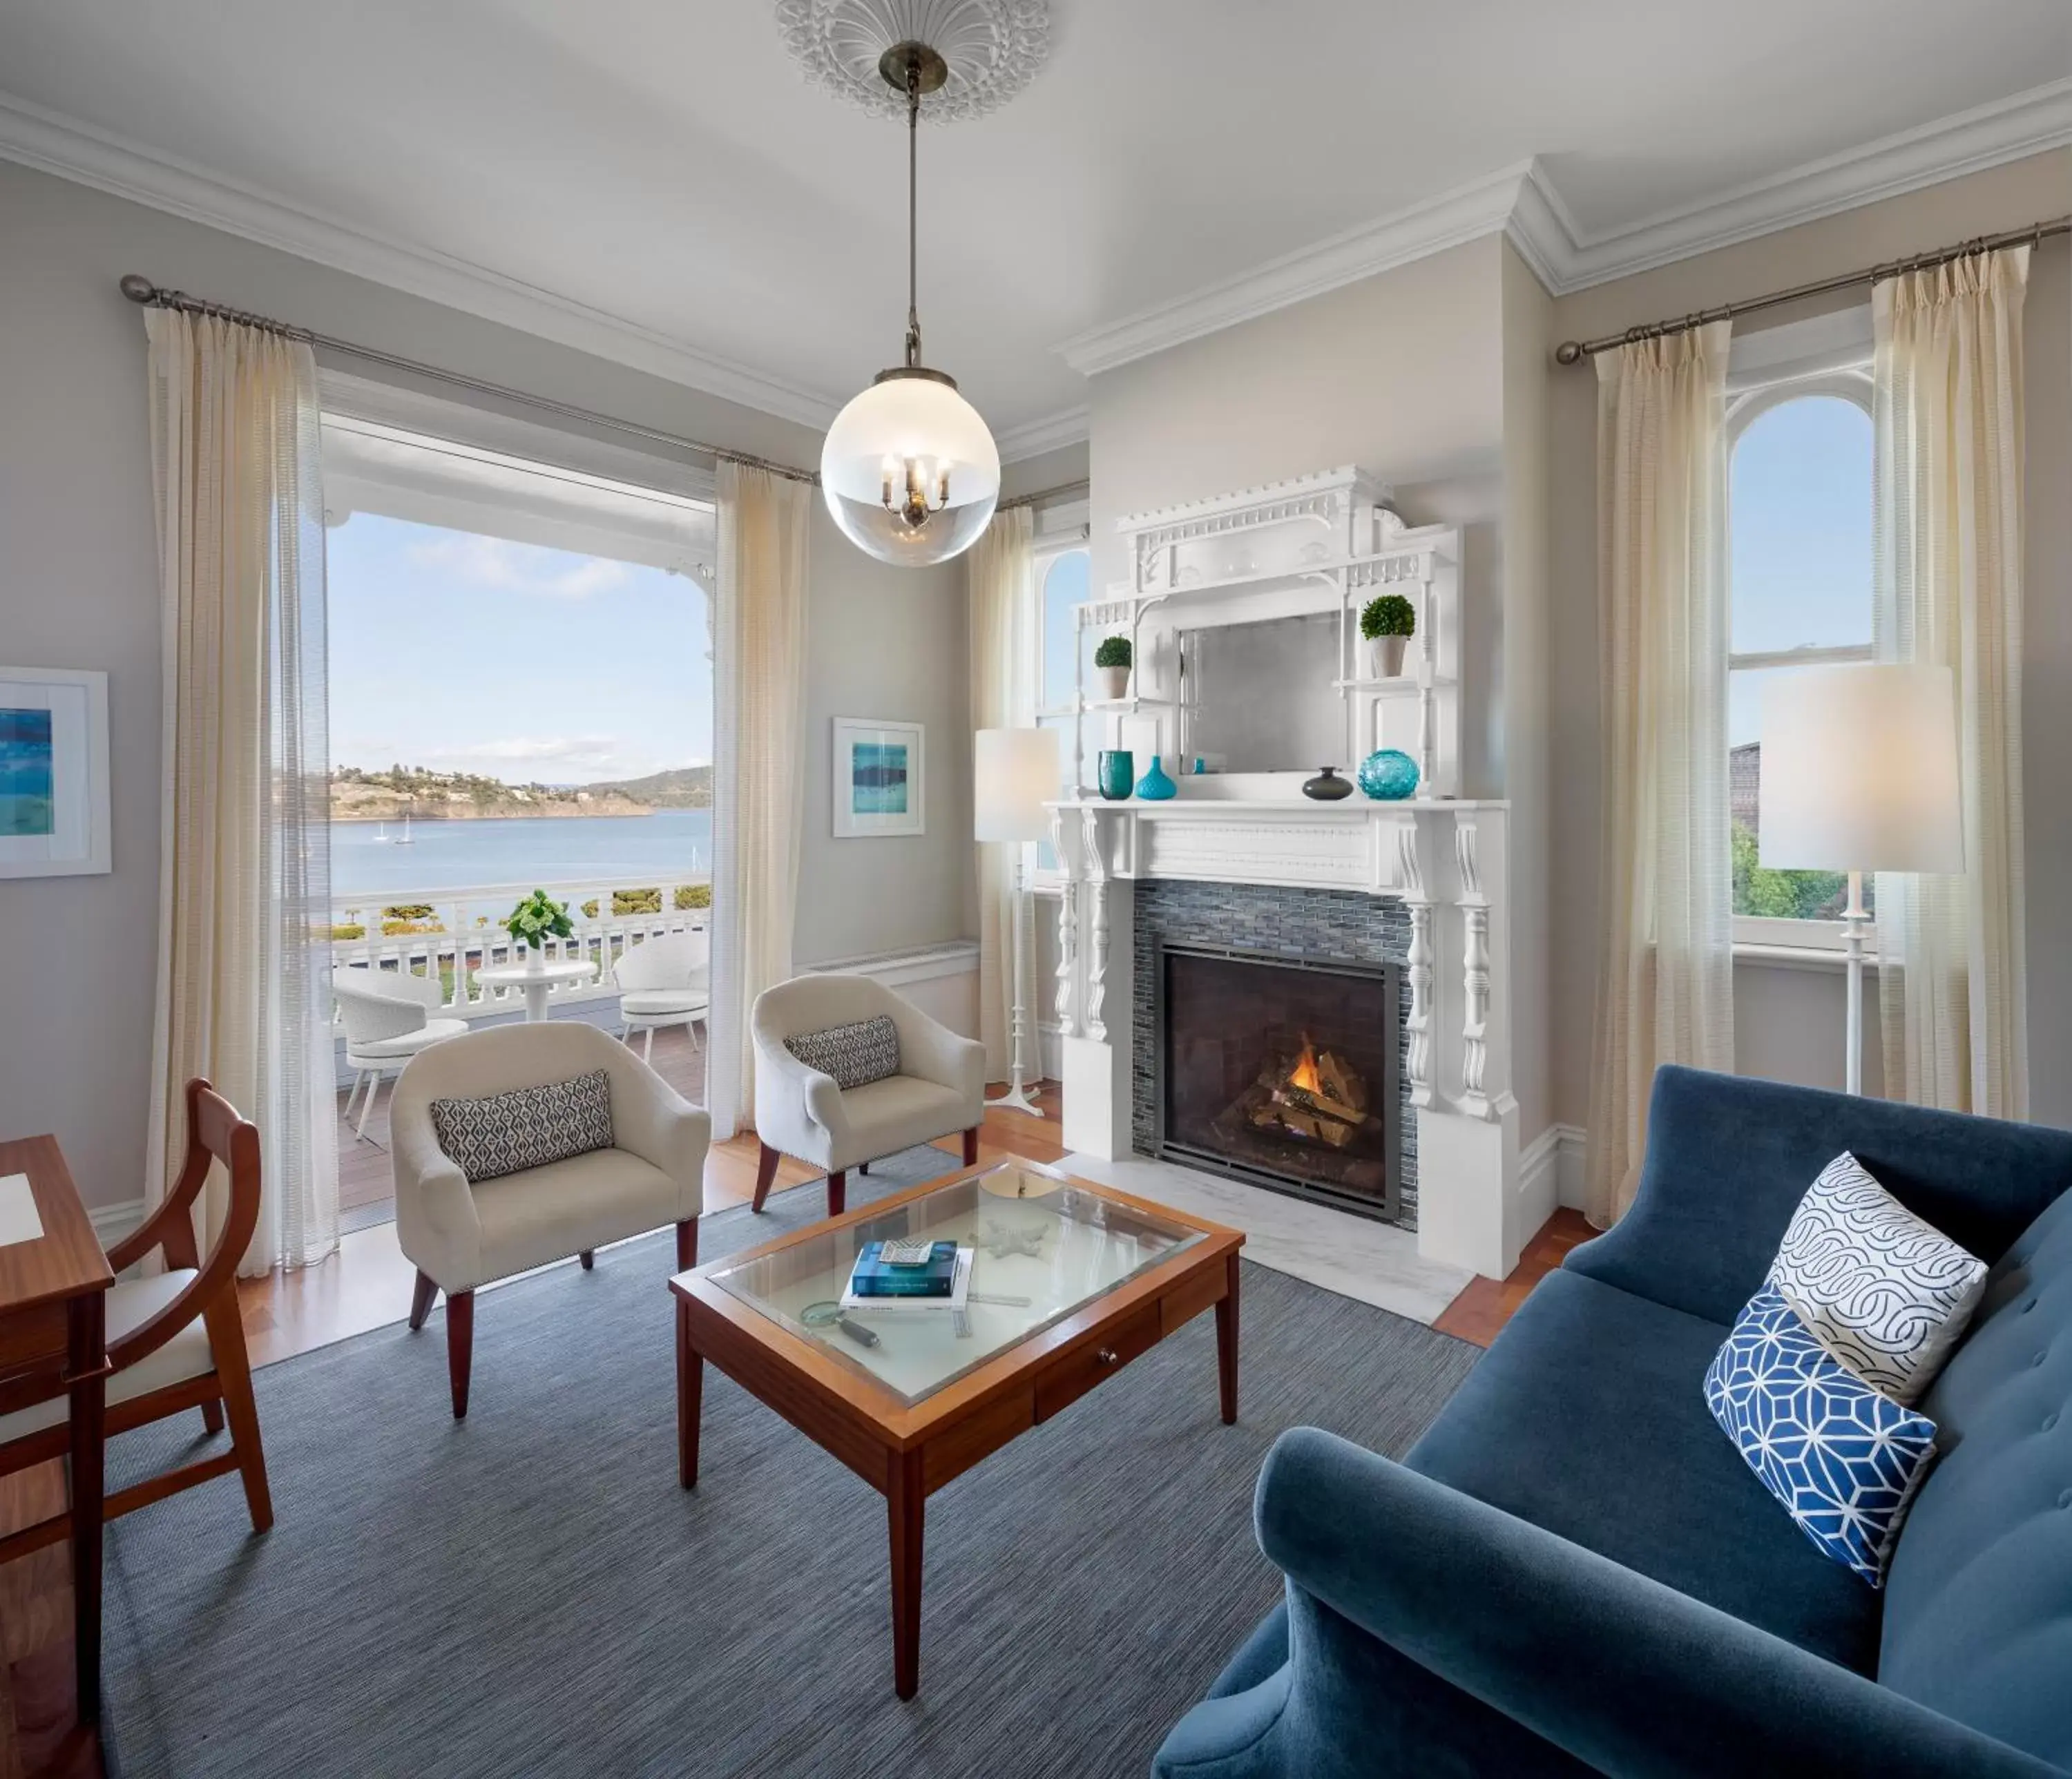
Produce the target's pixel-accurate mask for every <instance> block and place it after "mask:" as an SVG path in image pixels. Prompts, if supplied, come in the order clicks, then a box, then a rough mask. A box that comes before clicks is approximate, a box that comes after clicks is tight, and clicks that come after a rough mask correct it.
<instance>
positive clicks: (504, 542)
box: [409, 532, 631, 599]
mask: <svg viewBox="0 0 2072 1779" xmlns="http://www.w3.org/2000/svg"><path fill="white" fill-rule="evenodd" d="M409 557H410V560H411V561H413V562H415V563H417V565H419V566H420V567H422V568H427V569H438V570H439V571H440V572H442V573H446V574H450V575H452V576H453V577H454V579H456V580H458V581H464V582H466V583H467V585H470V586H474V587H487V588H488V589H490V590H492V591H494V592H498V593H525V594H537V595H540V596H542V597H545V598H550V599H587V598H590V596H591V595H592V594H599V593H609V592H611V590H613V589H614V588H615V587H621V586H623V585H625V584H626V582H627V580H628V579H629V578H630V577H631V571H630V570H629V569H627V565H625V564H624V563H623V562H613V561H607V560H606V558H605V557H601V556H571V555H569V553H568V552H566V551H565V550H550V549H545V548H541V546H540V545H538V544H514V543H512V542H511V541H510V540H508V539H507V538H502V537H484V536H480V535H479V534H478V533H475V532H448V533H446V535H445V536H442V537H436V538H433V539H430V540H428V541H426V542H425V543H421V544H412V545H410V547H409Z"/></svg>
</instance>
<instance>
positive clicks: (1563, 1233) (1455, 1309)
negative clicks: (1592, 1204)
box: [1433, 1210, 1597, 1346]
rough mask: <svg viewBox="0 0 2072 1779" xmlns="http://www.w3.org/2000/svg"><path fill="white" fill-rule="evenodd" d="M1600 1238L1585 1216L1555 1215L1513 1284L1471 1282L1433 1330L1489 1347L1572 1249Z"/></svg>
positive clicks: (1529, 1250)
mask: <svg viewBox="0 0 2072 1779" xmlns="http://www.w3.org/2000/svg"><path fill="white" fill-rule="evenodd" d="M1596 1234H1597V1231H1595V1230H1593V1229H1592V1228H1591V1227H1590V1226H1589V1224H1588V1223H1587V1222H1585V1221H1584V1220H1583V1214H1582V1213H1581V1211H1580V1210H1557V1211H1556V1212H1555V1213H1554V1214H1553V1215H1552V1217H1550V1218H1548V1219H1547V1221H1546V1222H1544V1223H1543V1224H1542V1225H1541V1226H1540V1233H1539V1234H1538V1235H1535V1236H1534V1237H1533V1238H1532V1239H1531V1241H1529V1242H1527V1243H1526V1244H1525V1251H1524V1252H1523V1254H1521V1255H1519V1257H1518V1265H1517V1267H1516V1268H1515V1271H1513V1272H1512V1273H1511V1276H1510V1277H1509V1278H1508V1279H1506V1280H1503V1281H1502V1282H1501V1283H1499V1282H1498V1280H1494V1279H1470V1280H1469V1281H1468V1283H1467V1284H1466V1287H1465V1288H1463V1289H1462V1290H1461V1294H1460V1296H1457V1297H1456V1298H1455V1299H1454V1300H1453V1302H1451V1303H1450V1304H1447V1306H1446V1309H1445V1313H1444V1314H1443V1315H1441V1317H1440V1318H1439V1319H1438V1321H1436V1322H1434V1323H1433V1327H1434V1328H1436V1329H1438V1331H1439V1332H1440V1333H1441V1334H1455V1335H1458V1336H1459V1337H1460V1338H1461V1339H1462V1340H1464V1341H1474V1343H1475V1345H1476V1346H1488V1345H1489V1344H1490V1341H1493V1340H1494V1339H1495V1338H1496V1337H1497V1336H1498V1335H1499V1334H1501V1333H1503V1325H1504V1324H1505V1323H1506V1322H1507V1321H1510V1320H1511V1314H1512V1313H1513V1312H1514V1311H1515V1310H1516V1309H1517V1308H1518V1306H1519V1304H1522V1303H1523V1302H1524V1301H1525V1300H1526V1297H1527V1295H1528V1294H1529V1293H1530V1292H1531V1289H1532V1288H1533V1287H1534V1286H1535V1285H1536V1284H1539V1283H1540V1280H1542V1279H1544V1278H1545V1277H1546V1276H1547V1275H1548V1273H1550V1272H1553V1271H1554V1270H1555V1269H1556V1267H1559V1266H1560V1264H1561V1263H1562V1261H1563V1260H1564V1259H1567V1258H1568V1251H1569V1249H1571V1248H1572V1247H1577V1245H1579V1244H1580V1243H1584V1242H1587V1241H1589V1239H1590V1238H1591V1237H1592V1236H1593V1235H1596Z"/></svg>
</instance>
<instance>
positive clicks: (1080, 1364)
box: [1036, 1303, 1159, 1421]
mask: <svg viewBox="0 0 2072 1779" xmlns="http://www.w3.org/2000/svg"><path fill="white" fill-rule="evenodd" d="M1158 1326H1159V1325H1158V1305H1157V1304H1155V1303H1151V1304H1145V1306H1144V1307H1143V1308H1142V1309H1139V1310H1137V1311H1136V1312H1134V1313H1133V1314H1132V1315H1130V1316H1129V1317H1128V1318H1127V1319H1126V1320H1124V1321H1120V1322H1118V1323H1116V1325H1115V1326H1114V1327H1112V1328H1111V1329H1108V1332H1107V1333H1105V1334H1104V1335H1103V1336H1102V1337H1101V1338H1100V1339H1099V1340H1097V1341H1088V1342H1087V1344H1086V1345H1085V1346H1082V1347H1076V1348H1075V1349H1074V1350H1072V1351H1071V1352H1070V1353H1067V1354H1066V1355H1065V1356H1064V1358H1062V1359H1059V1361H1058V1362H1056V1363H1055V1364H1053V1365H1047V1366H1045V1367H1044V1368H1043V1369H1042V1370H1041V1371H1040V1372H1038V1374H1037V1375H1036V1418H1037V1420H1039V1421H1041V1420H1049V1419H1050V1417H1051V1416H1052V1415H1054V1414H1056V1413H1057V1412H1058V1411H1059V1409H1061V1408H1064V1407H1068V1406H1070V1405H1071V1403H1075V1402H1077V1401H1078V1400H1079V1398H1080V1397H1082V1396H1083V1395H1085V1394H1086V1393H1087V1391H1089V1390H1091V1389H1092V1388H1093V1387H1094V1386H1095V1385H1096V1384H1097V1383H1100V1381H1101V1380H1102V1379H1103V1378H1108V1377H1112V1376H1113V1375H1114V1374H1116V1372H1118V1371H1120V1370H1121V1369H1122V1368H1123V1367H1124V1366H1126V1365H1128V1363H1129V1362H1130V1361H1131V1360H1132V1359H1133V1358H1136V1357H1137V1355H1138V1354H1140V1353H1148V1352H1149V1351H1150V1350H1151V1349H1152V1348H1153V1347H1154V1346H1157V1344H1158Z"/></svg>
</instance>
